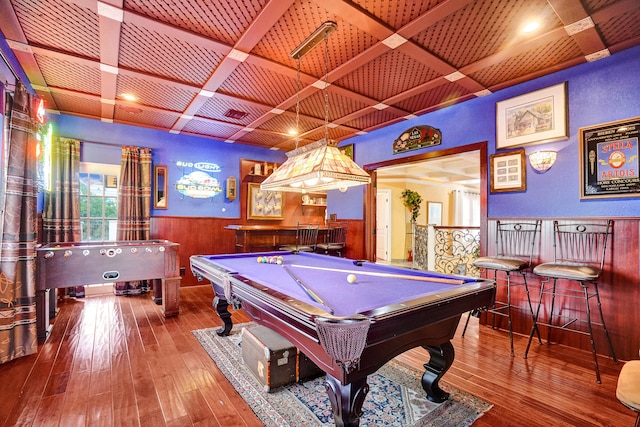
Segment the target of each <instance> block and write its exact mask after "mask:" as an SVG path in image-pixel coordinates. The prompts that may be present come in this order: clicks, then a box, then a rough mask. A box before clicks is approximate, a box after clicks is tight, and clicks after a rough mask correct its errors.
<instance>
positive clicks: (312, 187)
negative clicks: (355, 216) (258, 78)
mask: <svg viewBox="0 0 640 427" xmlns="http://www.w3.org/2000/svg"><path fill="white" fill-rule="evenodd" d="M336 28H338V26H337V24H336V23H335V22H332V21H327V22H325V23H323V24H322V25H321V26H320V27H318V29H316V30H315V31H314V32H313V34H311V35H310V36H309V37H307V38H306V39H305V40H304V41H303V42H302V43H301V44H300V45H299V46H298V47H296V48H295V49H294V50H293V51H292V52H291V57H292V58H294V59H296V60H297V61H298V81H299V78H300V58H302V57H303V56H304V55H306V54H307V53H308V52H309V51H311V50H312V49H313V48H314V47H315V46H317V45H318V44H319V43H320V42H321V41H324V42H325V88H324V92H325V137H324V138H323V139H321V140H319V141H316V142H314V143H311V144H309V145H306V146H304V147H301V148H298V147H297V144H296V149H295V150H292V151H290V152H288V153H286V154H287V157H288V158H287V160H286V161H285V162H284V163H283V164H282V165H281V166H280V167H278V168H277V169H276V170H275V171H274V172H273V173H272V174H271V175H269V177H268V178H267V179H266V180H264V181H263V182H262V184H261V185H260V188H261V189H263V190H271V191H289V192H299V193H305V192H324V191H326V190H334V189H338V190H340V191H346V189H347V188H349V187H354V186H357V185H363V184H369V183H370V182H371V177H370V176H369V174H368V173H367V172H365V171H364V170H363V169H362V168H360V166H358V165H357V164H356V163H355V162H354V161H353V160H351V158H350V157H349V156H347V155H345V154H343V153H342V152H341V151H340V150H339V149H338V147H337V142H336V141H332V140H329V137H328V134H329V128H328V125H329V123H328V116H329V111H328V108H329V104H328V96H327V85H328V83H327V80H328V78H327V77H328V45H327V38H328V36H329V34H331V33H332V32H334V31H335V30H336ZM299 91H300V88H299V85H298V93H299ZM298 111H299V100H297V101H296V128H297V127H298Z"/></svg>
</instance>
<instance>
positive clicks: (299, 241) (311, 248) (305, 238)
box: [278, 223, 320, 252]
mask: <svg viewBox="0 0 640 427" xmlns="http://www.w3.org/2000/svg"><path fill="white" fill-rule="evenodd" d="M319 228H320V224H301V223H298V226H297V228H296V242H295V244H293V245H284V246H280V247H279V248H278V249H280V250H281V251H292V252H315V250H316V245H317V244H318V229H319Z"/></svg>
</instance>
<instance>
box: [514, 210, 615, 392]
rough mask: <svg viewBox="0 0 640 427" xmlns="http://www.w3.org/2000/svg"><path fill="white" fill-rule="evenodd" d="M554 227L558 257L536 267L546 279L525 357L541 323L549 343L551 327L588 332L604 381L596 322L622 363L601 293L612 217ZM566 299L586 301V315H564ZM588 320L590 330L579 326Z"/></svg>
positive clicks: (538, 272) (564, 223) (583, 333)
mask: <svg viewBox="0 0 640 427" xmlns="http://www.w3.org/2000/svg"><path fill="white" fill-rule="evenodd" d="M553 229H554V233H553V235H554V239H553V247H554V257H555V260H554V262H548V263H543V264H539V265H537V266H536V267H535V268H534V269H533V272H534V274H537V275H538V276H541V277H544V278H546V279H543V280H542V281H541V287H540V299H539V300H538V308H537V310H536V314H535V316H534V324H533V327H532V328H531V333H530V334H529V342H528V343H527V348H526V350H525V353H524V358H525V359H526V358H527V354H528V353H529V347H530V345H531V339H532V337H533V332H534V330H535V329H536V328H537V326H540V325H542V326H546V327H547V328H548V335H547V343H549V342H550V340H551V329H561V330H565V331H569V332H575V333H578V334H582V335H588V336H589V339H590V341H591V351H592V353H593V364H594V366H595V371H596V381H597V382H598V384H600V382H601V381H600V368H599V367H598V356H597V353H596V344H595V341H594V339H593V325H596V326H601V327H602V329H603V331H604V336H605V338H606V340H607V344H608V345H609V352H610V353H611V357H612V358H613V361H614V363H618V359H617V358H616V354H615V352H614V351H613V345H612V344H611V338H610V337H609V332H608V331H607V326H606V324H605V322H604V316H603V314H602V305H601V303H600V294H599V293H598V278H599V277H600V275H601V274H602V271H603V269H604V260H605V255H606V251H607V239H608V237H609V234H610V233H611V220H607V221H590V222H582V223H573V222H563V223H561V222H559V221H554V222H553ZM560 279H562V280H563V281H564V283H563V286H562V287H560V286H557V283H558V280H560ZM566 282H568V283H566ZM571 282H576V283H577V284H578V285H579V288H575V287H571V285H570V284H571ZM565 283H566V285H565ZM544 295H549V296H550V297H551V307H550V310H549V317H548V320H547V322H546V323H544V322H541V321H540V309H541V307H542V306H543V303H542V300H543V297H544ZM557 297H559V298H563V300H562V301H561V304H559V306H560V307H559V309H558V312H557V313H556V312H554V310H555V309H556V307H555V302H556V298H557ZM564 298H566V299H567V300H571V299H577V300H583V302H584V304H585V310H586V312H585V315H586V318H578V317H572V316H566V315H562V308H563V306H565V304H564V303H565V302H566V301H567V300H564ZM593 298H595V301H596V303H597V306H598V313H599V315H600V320H599V321H597V322H594V321H593V320H592V319H591V307H590V301H591V299H593ZM556 318H557V319H558V320H556V322H555V323H554V319H556ZM596 320H597V319H596ZM584 323H586V326H587V328H586V331H585V330H584V328H582V329H580V328H579V326H580V325H582V324H584Z"/></svg>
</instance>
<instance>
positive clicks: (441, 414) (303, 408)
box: [192, 323, 492, 427]
mask: <svg viewBox="0 0 640 427" xmlns="http://www.w3.org/2000/svg"><path fill="white" fill-rule="evenodd" d="M253 326H255V323H245V324H240V325H235V326H234V328H233V330H232V331H231V335H230V336H228V337H218V335H216V332H215V331H216V330H215V329H200V330H196V331H192V333H193V335H194V336H195V337H196V338H197V340H198V341H199V342H200V344H201V345H202V347H203V348H204V349H205V350H206V351H207V353H208V354H209V356H210V357H211V359H212V360H213V361H214V362H215V363H216V365H217V366H218V368H219V369H220V371H221V372H222V373H223V374H224V376H225V377H226V378H227V379H228V380H229V382H230V383H231V384H232V385H233V387H234V388H235V389H236V391H237V392H238V393H239V394H240V395H241V396H242V398H243V399H244V400H245V401H246V402H247V403H248V404H249V406H250V407H251V409H253V412H255V413H256V415H257V416H258V418H259V419H260V420H261V421H262V423H263V424H264V425H265V426H267V427H272V426H274V427H289V426H291V427H300V426H308V427H330V426H335V423H334V422H333V414H332V412H331V403H330V402H329V398H328V396H327V393H326V391H325V388H324V376H322V377H319V378H316V379H313V380H309V381H305V382H303V383H294V384H291V385H287V386H283V387H279V388H277V389H275V390H273V391H272V392H270V393H267V392H266V391H264V388H263V385H261V384H260V383H259V382H258V381H257V380H256V378H255V377H254V376H253V374H252V373H251V371H250V370H249V368H248V367H247V366H246V365H245V364H244V362H243V360H242V350H241V345H242V342H241V333H240V332H241V330H242V328H251V327H253ZM421 378H422V372H419V371H418V370H417V369H415V368H413V367H410V366H408V365H405V364H403V363H401V362H398V361H396V360H392V361H390V362H389V363H387V364H386V365H384V366H383V367H382V368H380V369H379V370H378V371H377V372H376V373H375V374H373V375H369V376H368V378H367V383H368V384H369V387H370V389H369V394H367V397H366V399H365V402H364V404H363V406H362V410H363V412H364V414H363V416H362V417H361V418H360V425H361V426H363V427H365V426H385V427H386V426H397V427H401V426H402V427H405V426H412V427H413V426H437V427H462V426H470V425H471V424H473V422H474V421H475V420H477V419H478V418H479V417H481V416H482V414H483V413H484V412H486V411H488V410H489V409H490V408H491V406H492V405H490V404H489V403H487V402H484V401H483V400H481V399H479V398H477V397H475V396H473V395H470V394H468V393H465V392H463V391H460V390H457V389H456V388H454V387H451V386H450V385H448V384H446V382H444V381H440V386H441V387H442V389H443V390H445V391H447V392H449V393H450V396H449V399H448V400H447V401H445V402H443V403H440V404H436V403H432V402H430V401H428V400H427V398H426V393H425V391H424V390H423V389H422V386H421V385H420V379H421Z"/></svg>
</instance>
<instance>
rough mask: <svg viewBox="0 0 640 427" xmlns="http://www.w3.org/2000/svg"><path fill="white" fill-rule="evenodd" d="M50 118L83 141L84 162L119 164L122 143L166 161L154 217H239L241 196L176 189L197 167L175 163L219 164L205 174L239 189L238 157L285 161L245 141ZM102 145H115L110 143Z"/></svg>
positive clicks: (60, 131) (68, 134) (156, 161)
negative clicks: (162, 196)
mask: <svg viewBox="0 0 640 427" xmlns="http://www.w3.org/2000/svg"><path fill="white" fill-rule="evenodd" d="M50 120H51V121H52V122H53V123H54V133H55V134H56V135H59V136H64V137H67V138H74V139H79V140H81V141H87V143H86V144H83V148H82V153H81V159H82V161H87V162H97V163H109V164H120V153H121V150H120V147H121V146H122V145H135V146H139V147H150V148H152V153H153V154H152V158H153V164H154V165H167V166H168V168H169V191H168V193H169V194H168V195H169V199H168V209H161V210H160V209H158V210H153V211H152V213H151V215H153V216H156V215H159V216H193V217H199V216H207V217H222V218H240V197H237V198H236V199H235V200H234V201H233V202H229V201H228V200H227V199H226V198H225V193H224V191H223V192H222V193H220V194H218V195H216V196H215V197H212V198H208V199H196V198H190V197H187V196H183V195H182V194H181V193H179V192H178V191H177V190H176V189H175V182H176V181H177V179H178V178H179V177H181V176H182V175H183V174H188V173H190V172H193V171H196V170H197V169H195V168H190V167H179V166H178V162H186V163H197V162H207V163H214V164H217V165H218V166H219V167H220V172H210V173H209V175H211V176H212V177H213V178H216V179H217V180H218V181H220V182H221V183H222V184H223V188H225V187H224V182H225V180H226V179H227V178H228V177H230V176H234V177H235V178H236V180H237V182H238V188H239V187H240V176H239V175H240V159H241V158H247V159H256V160H266V161H269V162H279V163H281V162H283V161H284V160H285V155H284V153H282V152H279V151H273V150H269V149H265V148H258V147H253V146H249V145H244V144H228V143H225V142H223V141H218V140H212V139H206V138H198V137H193V136H186V135H176V134H172V133H169V132H167V131H160V130H154V129H147V128H141V127H136V126H128V125H122V124H115V123H104V122H101V121H99V120H91V119H85V118H78V117H73V116H67V115H59V116H56V115H52V116H50ZM91 142H99V143H100V144H95V143H94V144H92V143H91ZM105 143H106V144H114V145H113V146H109V145H105Z"/></svg>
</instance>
